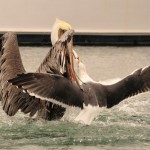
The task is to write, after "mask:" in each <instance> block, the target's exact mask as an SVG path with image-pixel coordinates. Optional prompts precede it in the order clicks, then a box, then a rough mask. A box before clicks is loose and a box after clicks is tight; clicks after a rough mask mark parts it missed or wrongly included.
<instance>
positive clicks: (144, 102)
mask: <svg viewBox="0 0 150 150" xmlns="http://www.w3.org/2000/svg"><path fill="white" fill-rule="evenodd" d="M75 49H76V50H77V53H78V54H79V55H80V56H81V59H82V60H83V62H84V63H85V64H86V66H87V71H88V72H89V74H90V76H91V77H92V78H93V79H95V80H98V81H99V80H107V79H109V78H118V77H119V78H123V77H125V76H127V75H128V74H130V73H131V72H132V71H134V70H135V69H136V68H140V67H144V66H147V65H149V64H150V60H149V58H150V47H131V48H130V47H126V48H124V47H77V46H76V47H75ZM20 50H21V55H22V59H23V63H24V65H25V68H26V70H27V71H29V72H31V71H35V70H36V68H37V67H38V65H39V64H40V62H41V61H42V59H43V58H44V56H45V55H46V53H47V52H48V50H49V48H47V47H39V48H37V47H21V48H20ZM149 97H150V93H149V92H147V93H144V94H140V95H138V96H135V97H131V98H128V99H126V100H124V101H123V102H121V103H120V104H119V105H117V106H115V107H113V108H112V109H106V108H102V109H101V113H100V115H99V117H97V118H96V119H95V120H94V121H93V123H92V124H91V125H90V126H83V125H81V124H75V123H73V122H72V121H71V120H73V118H74V117H75V116H76V114H77V112H78V110H75V109H69V110H67V114H66V115H65V117H64V118H63V119H62V120H58V121H51V122H49V121H44V120H34V119H31V118H29V117H28V116H27V115H24V114H22V113H20V112H19V113H17V114H16V115H15V116H13V117H9V116H7V115H6V114H5V113H4V112H3V111H2V108H1V105H0V149H23V150H31V149H32V150H34V149H35V150H45V149H46V150H48V149H54V150H66V149H67V150H80V149H86V150H90V149H92V150H98V149H102V150H109V149H115V150H122V149H124V150H127V149H128V150H133V149H136V150H142V149H143V150H148V149H150V98H149Z"/></svg>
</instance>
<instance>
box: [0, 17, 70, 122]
mask: <svg viewBox="0 0 150 150" xmlns="http://www.w3.org/2000/svg"><path fill="white" fill-rule="evenodd" d="M71 29H72V27H71V26H70V25H69V24H68V23H66V22H64V21H62V20H59V19H56V21H55V23H54V25H53V28H52V33H51V41H52V45H53V46H54V47H52V48H51V49H50V51H49V52H48V54H47V55H46V57H45V59H44V60H43V62H42V63H41V65H40V66H39V68H38V69H37V71H36V72H43V73H47V72H51V73H53V71H54V70H55V71H57V70H58V71H61V73H65V72H66V68H65V65H64V64H65V61H64V60H65V59H64V54H63V50H62V49H65V48H66V45H65V41H66V40H68V37H69V36H70V34H72V31H71V32H68V33H67V34H66V35H65V36H64V37H62V35H63V34H64V33H65V32H66V31H68V30H71ZM59 39H60V40H59ZM58 40H59V42H57V41H58ZM70 42H71V41H69V40H68V41H67V44H68V43H70ZM70 45H71V44H70ZM0 53H1V58H0V70H1V73H0V75H1V77H0V83H1V86H0V89H1V93H0V97H1V99H0V100H1V102H2V106H3V110H4V111H5V112H6V114H8V115H9V116H13V115H15V114H16V113H17V111H18V110H19V109H20V110H21V111H22V112H23V113H25V114H26V113H29V115H30V116H33V115H34V114H35V113H36V112H38V114H37V116H38V118H43V119H47V120H53V119H58V118H61V117H62V116H63V114H64V112H65V108H63V107H60V106H58V105H55V104H53V103H51V102H46V101H41V100H40V99H37V98H34V97H31V96H30V95H29V94H27V93H23V92H22V90H20V89H17V88H16V87H15V86H12V85H11V84H10V83H8V82H7V80H9V79H11V78H14V77H15V76H16V75H17V74H20V73H25V72H26V71H25V69H24V66H23V64H22V60H21V56H20V52H19V47H18V41H17V36H16V34H15V33H13V32H8V33H6V34H4V35H3V37H2V48H1V51H0ZM55 56H56V58H55ZM60 59H61V62H60V61H59V60H60ZM68 68H69V67H68ZM71 73H72V72H71ZM72 75H73V73H72Z"/></svg>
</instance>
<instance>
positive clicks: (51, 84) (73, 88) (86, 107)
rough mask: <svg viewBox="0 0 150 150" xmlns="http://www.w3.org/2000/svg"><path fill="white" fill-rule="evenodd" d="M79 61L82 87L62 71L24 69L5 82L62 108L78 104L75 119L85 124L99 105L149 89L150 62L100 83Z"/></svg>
mask: <svg viewBox="0 0 150 150" xmlns="http://www.w3.org/2000/svg"><path fill="white" fill-rule="evenodd" d="M72 38H73V37H72ZM78 61H79V66H78V67H79V84H80V86H81V87H82V88H80V87H79V86H78V85H77V84H76V83H74V82H72V81H71V80H69V79H68V78H66V77H65V76H64V75H63V74H62V73H61V72H57V73H55V74H53V73H26V74H24V73H23V74H19V75H17V76H16V77H15V78H13V79H10V80H9V81H8V82H9V83H11V84H12V85H15V86H16V87H18V88H19V89H21V90H23V91H24V92H25V93H28V94H29V95H30V96H33V97H36V98H39V99H41V100H43V101H49V102H52V103H55V104H57V105H60V106H62V107H64V108H66V107H67V106H74V107H79V108H81V109H82V110H81V112H80V113H79V115H78V116H77V117H76V118H75V121H76V122H80V123H83V124H85V125H90V124H91V123H92V121H93V119H94V118H95V117H96V116H98V115H99V112H100V107H107V108H111V107H113V106H115V105H117V104H119V103H120V102H121V101H123V100H124V99H126V98H128V97H131V96H134V95H137V94H139V93H142V92H147V91H149V89H150V66H147V67H145V68H140V69H137V70H136V71H134V72H132V73H131V74H130V75H128V76H127V77H125V78H123V79H121V80H120V81H118V82H116V83H114V84H110V85H103V84H101V83H99V82H95V81H94V80H93V79H92V78H91V77H89V75H88V74H87V72H86V67H85V65H84V64H83V63H82V62H81V61H80V60H79V59H78ZM41 89H43V90H42V91H41ZM43 91H44V92H43Z"/></svg>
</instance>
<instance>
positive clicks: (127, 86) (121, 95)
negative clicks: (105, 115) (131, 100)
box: [105, 66, 150, 108]
mask: <svg viewBox="0 0 150 150" xmlns="http://www.w3.org/2000/svg"><path fill="white" fill-rule="evenodd" d="M105 87H106V95H107V107H108V108H110V107H112V106H114V105H116V104H118V103H119V102H121V101H122V100H124V99H125V98H128V97H131V96H134V95H136V94H139V93H142V92H147V91H149V89H150V66H148V67H146V68H143V69H138V70H137V71H135V72H133V73H132V74H131V75H129V76H127V77H126V78H124V79H123V80H121V81H119V82H117V83H115V84H112V85H108V86H105Z"/></svg>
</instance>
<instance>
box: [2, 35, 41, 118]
mask: <svg viewBox="0 0 150 150" xmlns="http://www.w3.org/2000/svg"><path fill="white" fill-rule="evenodd" d="M0 52H1V57H0V70H1V73H0V76H1V78H0V83H1V84H0V88H1V90H0V92H1V93H0V95H1V102H2V106H3V110H4V111H5V112H6V113H7V114H8V115H10V116H12V115H15V113H16V112H17V111H18V109H21V111H23V112H24V113H29V112H30V115H33V114H34V113H35V112H36V111H37V109H38V107H39V103H38V101H39V100H36V101H35V98H31V97H30V96H29V95H28V94H26V93H23V92H22V91H21V90H20V89H17V88H16V87H15V86H12V85H11V84H10V83H8V82H7V80H9V79H11V78H14V77H15V76H16V75H17V74H18V73H23V72H25V69H24V67H23V64H22V60H21V56H20V52H19V48H18V42H17V37H16V35H15V34H14V33H13V32H8V33H6V34H4V35H3V37H2V48H1V51H0ZM35 106H36V107H35Z"/></svg>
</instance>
